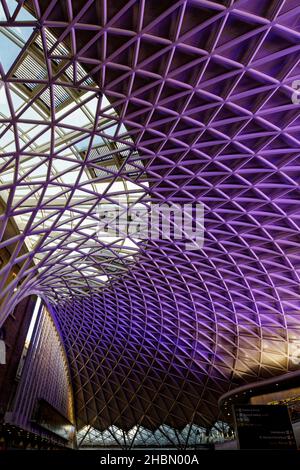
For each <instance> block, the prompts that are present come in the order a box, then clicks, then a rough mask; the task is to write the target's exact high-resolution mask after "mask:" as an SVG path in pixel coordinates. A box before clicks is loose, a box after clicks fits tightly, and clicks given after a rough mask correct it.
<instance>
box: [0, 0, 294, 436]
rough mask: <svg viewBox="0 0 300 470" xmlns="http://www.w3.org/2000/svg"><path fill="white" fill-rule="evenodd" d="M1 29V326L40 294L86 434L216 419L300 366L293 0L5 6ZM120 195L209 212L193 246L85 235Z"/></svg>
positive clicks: (5, 0)
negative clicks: (247, 386) (243, 395)
mask: <svg viewBox="0 0 300 470" xmlns="http://www.w3.org/2000/svg"><path fill="white" fill-rule="evenodd" d="M0 36H1V38H0V40H1V41H3V42H5V44H7V48H5V50H3V51H1V52H0V62H1V65H0V67H1V70H0V74H1V85H2V86H1V90H0V101H1V112H0V152H1V159H0V195H1V199H2V201H3V202H4V203H5V206H6V209H5V211H4V212H3V213H2V214H1V216H0V218H1V226H0V227H1V231H2V235H5V227H6V225H7V223H8V222H9V221H10V220H12V221H14V224H15V225H16V226H17V227H18V230H19V234H18V235H16V236H14V237H11V238H7V237H6V236H3V239H2V241H1V243H0V249H1V248H4V247H6V246H10V247H11V252H12V257H11V261H10V263H8V264H5V265H4V266H3V267H0V268H1V272H0V273H1V282H2V284H1V296H2V300H1V302H2V311H1V315H2V316H1V321H4V320H5V318H6V316H7V315H8V314H9V312H10V310H11V308H12V307H13V305H14V304H15V303H16V302H18V301H19V300H20V299H21V298H22V297H24V296H25V295H29V294H31V293H37V294H39V295H41V296H42V297H43V298H44V299H46V301H47V303H48V304H49V305H50V308H51V309H52V312H53V314H54V315H55V316H56V319H57V322H58V325H59V328H60V331H61V334H62V337H63V340H64V343H65V347H66V350H67V354H68V357H69V361H70V368H71V375H72V381H73V385H74V394H75V401H76V415H77V420H78V427H79V428H84V426H86V425H90V426H93V428H95V429H98V430H100V431H103V430H105V429H107V428H108V427H109V426H117V427H118V428H120V429H124V430H130V429H132V428H134V426H137V425H141V426H143V428H147V429H152V430H154V429H156V428H158V427H159V426H160V425H167V426H170V427H172V428H175V429H176V428H177V429H184V428H185V426H186V425H187V424H189V423H195V424H196V425H199V426H211V425H212V424H213V423H214V422H215V421H216V420H217V419H219V412H218V407H217V400H218V398H219V397H220V396H221V395H222V394H223V393H225V392H227V391H228V390H229V389H231V388H232V387H234V386H235V385H240V384H243V383H248V382H251V381H254V380H258V379H263V378H266V377H270V376H274V375H279V374H282V373H284V372H287V371H289V370H294V369H297V367H298V365H297V364H295V361H294V359H293V354H294V351H295V348H297V344H298V343H299V341H300V309H299V307H300V296H299V266H300V254H299V245H300V237H299V223H300V220H299V214H300V209H299V197H300V192H299V174H300V173H299V167H300V160H299V154H300V145H299V139H300V133H299V131H300V121H299V116H300V105H299V104H297V100H295V99H293V96H294V93H295V89H294V85H293V84H294V82H295V80H297V79H299V77H300V66H299V62H300V7H299V5H298V2H297V1H294V0H280V1H276V0H273V1H270V0H255V1H248V0H241V1H233V0H223V1H207V0H194V1H193V0H179V1H174V0H172V1H171V0H170V1H169V0H168V1H167V0H161V1H159V2H158V1H157V0H120V1H106V0H98V1H96V0H89V1H86V0H84V1H83V0H82V1H77V0H76V1H61V0H52V1H48V0H47V1H42V0H32V1H19V2H17V1H13V0H1V3H0ZM119 197H122V198H123V199H125V200H126V201H127V203H128V204H131V203H140V204H145V205H147V204H153V203H165V204H172V203H174V204H175V203H176V204H184V203H190V204H192V203H193V204H196V203H201V204H203V206H204V222H205V239H204V244H203V247H201V248H200V247H199V248H198V249H196V250H195V249H194V250H189V249H187V247H186V244H185V242H184V240H179V239H176V240H174V239H173V240H172V239H167V240H164V239H158V240H153V239H143V240H136V239H135V237H134V236H131V237H130V236H129V237H128V238H126V239H122V240H120V239H118V238H116V239H111V238H109V237H108V238H106V237H99V236H97V231H96V228H95V227H96V226H97V221H98V212H97V210H98V208H99V205H100V206H101V204H105V203H114V201H115V200H117V199H118V198H119ZM16 265H18V267H19V268H20V269H19V268H18V274H17V276H16V277H11V276H10V274H11V271H13V270H14V266H16ZM223 418H224V417H223Z"/></svg>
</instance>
